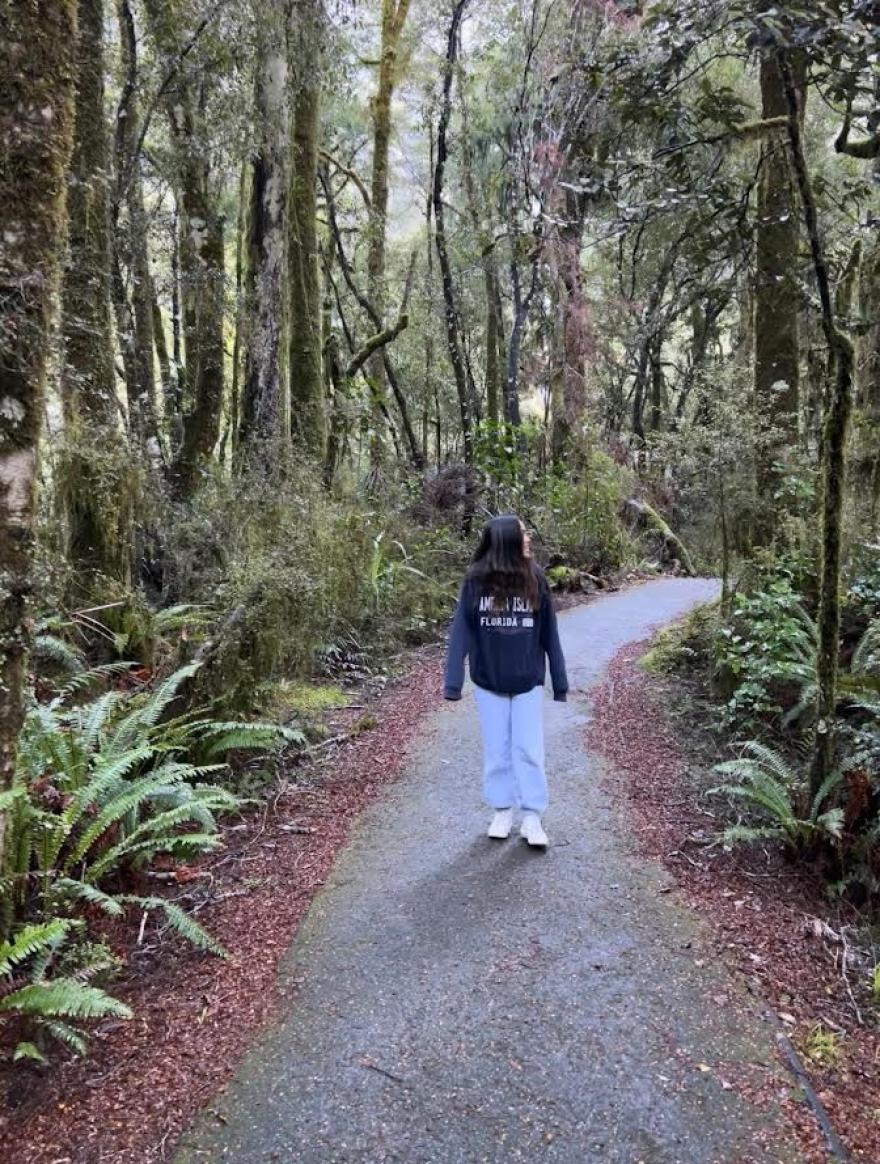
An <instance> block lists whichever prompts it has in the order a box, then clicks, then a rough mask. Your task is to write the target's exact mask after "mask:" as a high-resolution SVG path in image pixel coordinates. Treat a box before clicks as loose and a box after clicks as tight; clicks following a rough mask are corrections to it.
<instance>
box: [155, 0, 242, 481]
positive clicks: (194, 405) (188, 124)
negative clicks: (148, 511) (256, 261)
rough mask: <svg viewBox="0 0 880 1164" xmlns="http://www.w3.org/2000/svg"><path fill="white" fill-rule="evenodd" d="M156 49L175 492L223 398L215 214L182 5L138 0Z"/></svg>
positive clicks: (198, 462)
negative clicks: (170, 240) (176, 272)
mask: <svg viewBox="0 0 880 1164" xmlns="http://www.w3.org/2000/svg"><path fill="white" fill-rule="evenodd" d="M145 7H146V11H147V17H148V23H149V27H150V32H151V35H152V38H153V41H154V43H155V45H156V50H157V55H158V57H159V60H160V62H161V63H162V67H163V70H164V72H165V73H166V75H170V76H171V78H172V79H171V81H170V83H169V84H168V86H167V88H166V90H165V97H164V100H165V108H166V111H167V114H168V124H169V128H170V132H171V145H172V157H173V169H174V180H175V185H176V188H177V194H178V202H179V205H180V208H181V212H182V213H181V223H180V236H179V241H180V280H181V289H182V299H183V333H184V350H185V358H186V393H185V400H184V411H183V416H182V428H183V432H182V437H181V441H180V445H179V447H178V448H177V450H176V452H175V456H174V460H173V464H172V483H173V486H174V489H175V492H176V494H177V495H178V496H179V497H188V496H190V495H191V494H192V493H193V492H194V490H195V489H196V487H197V485H198V483H199V480H200V478H201V475H202V473H203V471H204V469H205V467H206V465H207V463H208V462H209V461H210V458H211V455H212V453H213V451H214V447H215V445H216V444H217V439H218V437H219V435H220V414H221V410H222V406H223V319H224V251H223V234H224V221H223V214H222V212H221V210H220V207H219V205H218V197H217V193H218V192H217V191H216V190H215V182H216V177H215V175H214V174H213V169H212V164H211V155H210V150H209V143H208V140H207V135H206V133H205V128H204V125H203V124H202V118H201V111H200V102H199V99H198V94H197V92H196V82H197V78H198V73H197V70H198V62H197V60H196V59H194V54H193V53H190V52H188V51H187V46H188V45H190V42H191V39H192V38H191V36H190V38H189V39H187V34H186V32H185V31H184V29H185V22H184V16H185V15H186V13H185V12H182V11H181V8H180V6H179V5H178V4H176V3H174V2H173V0H146V4H145Z"/></svg>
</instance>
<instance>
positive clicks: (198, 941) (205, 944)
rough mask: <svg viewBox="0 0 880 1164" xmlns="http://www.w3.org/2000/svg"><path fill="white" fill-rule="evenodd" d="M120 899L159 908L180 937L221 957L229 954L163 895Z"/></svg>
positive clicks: (145, 906)
mask: <svg viewBox="0 0 880 1164" xmlns="http://www.w3.org/2000/svg"><path fill="white" fill-rule="evenodd" d="M121 900H124V901H127V902H129V903H130V904H131V905H137V906H139V907H140V908H141V909H145V910H151V909H155V910H160V911H161V912H162V913H164V914H165V918H166V920H167V921H168V923H169V925H171V927H172V928H173V929H175V930H176V931H177V932H178V933H179V934H180V935H181V936H182V937H184V938H186V940H187V941H188V942H190V943H192V945H194V946H196V947H197V948H198V949H201V950H210V951H211V953H212V954H217V955H219V956H220V957H221V958H228V957H229V955H228V954H227V953H226V951H225V950H224V949H223V947H222V946H221V945H220V943H219V942H217V941H216V940H215V939H214V938H212V937H211V935H210V934H209V933H208V931H207V930H205V929H203V928H202V927H201V926H200V925H199V923H198V922H197V921H196V920H195V918H193V917H191V916H190V914H188V913H187V912H186V910H183V909H181V908H180V906H179V905H175V903H174V902H173V901H166V900H165V898H164V897H133V896H128V897H125V898H122V899H121Z"/></svg>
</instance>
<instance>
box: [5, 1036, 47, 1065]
mask: <svg viewBox="0 0 880 1164" xmlns="http://www.w3.org/2000/svg"><path fill="white" fill-rule="evenodd" d="M22 1059H27V1060H29V1061H30V1062H32V1063H45V1062H46V1056H45V1055H43V1054H42V1052H41V1051H40V1050H39V1048H38V1047H37V1046H36V1044H34V1043H29V1042H28V1041H27V1040H26V1039H25V1040H23V1041H22V1042H21V1043H19V1044H18V1045H17V1046H16V1048H15V1050H14V1051H13V1052H12V1062H13V1063H20V1062H21V1061H22Z"/></svg>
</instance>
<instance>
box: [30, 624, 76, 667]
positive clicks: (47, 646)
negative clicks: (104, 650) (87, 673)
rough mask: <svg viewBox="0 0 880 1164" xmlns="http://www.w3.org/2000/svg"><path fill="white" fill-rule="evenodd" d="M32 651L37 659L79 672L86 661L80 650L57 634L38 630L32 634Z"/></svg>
mask: <svg viewBox="0 0 880 1164" xmlns="http://www.w3.org/2000/svg"><path fill="white" fill-rule="evenodd" d="M32 652H33V654H34V655H35V656H36V658H38V659H44V660H47V661H48V662H50V663H55V664H56V665H57V666H59V667H61V668H63V669H64V670H65V671H71V672H74V673H78V672H81V671H82V670H83V669H84V667H85V665H86V663H85V657H84V655H83V653H82V651H79V650H77V648H76V647H74V646H72V645H71V644H70V643H68V642H67V641H66V640H65V639H62V638H60V637H59V636H58V635H52V634H48V633H46V632H45V631H43V632H38V633H37V634H36V635H35V636H34V642H33V647H32Z"/></svg>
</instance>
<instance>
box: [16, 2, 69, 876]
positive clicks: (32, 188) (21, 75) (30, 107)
mask: <svg viewBox="0 0 880 1164" xmlns="http://www.w3.org/2000/svg"><path fill="white" fill-rule="evenodd" d="M0 28H2V30H3V31H2V36H0V77H2V78H3V84H2V85H0V238H2V240H3V245H2V247H0V312H2V314H0V793H2V792H3V791H4V790H6V789H7V788H9V786H10V784H11V782H12V778H13V773H14V766H15V747H16V740H17V738H18V733H19V730H20V728H21V724H22V720H23V716H24V685H25V669H26V659H27V650H28V646H29V643H30V635H31V630H30V620H29V618H28V598H29V596H30V593H31V591H32V589H33V585H34V580H33V574H32V571H33V521H34V500H35V491H36V484H37V467H38V459H39V446H40V431H41V427H42V424H43V409H44V403H45V386H46V364H47V359H48V356H49V351H50V348H51V334H52V327H53V319H54V314H55V304H56V297H57V290H58V284H59V278H60V256H61V249H62V245H63V241H64V232H65V226H66V213H65V201H66V181H65V175H66V173H67V168H68V165H69V162H70V157H71V151H72V147H73V126H74V79H75V52H76V0H33V2H32V3H29V4H22V3H20V2H19V0H0ZM3 837H4V816H3V813H2V812H0V867H2V865H3V850H4V843H3Z"/></svg>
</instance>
